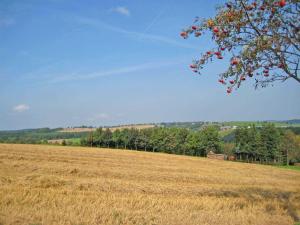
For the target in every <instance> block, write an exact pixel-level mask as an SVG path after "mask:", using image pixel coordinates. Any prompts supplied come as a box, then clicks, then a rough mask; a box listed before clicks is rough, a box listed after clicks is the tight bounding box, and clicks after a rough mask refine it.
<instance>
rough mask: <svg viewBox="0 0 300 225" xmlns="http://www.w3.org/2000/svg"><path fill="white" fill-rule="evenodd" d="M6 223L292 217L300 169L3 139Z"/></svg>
mask: <svg viewBox="0 0 300 225" xmlns="http://www.w3.org/2000/svg"><path fill="white" fill-rule="evenodd" d="M0 185H1V186H0V224H32V225H33V224H35V225H37V224H60V225H63V224H72V225H73V224H74V225H77V224H78V225H79V224H88V225H90V224H137V225H142V224H153V225H154V224H164V225H165V224H174V225H175V224H176V225H194V224H197V225H198V224H201V225H214V224H218V225H229V224H232V225H233V224H235V225H247V224H249V225H250V224H257V225H267V224H270V225H292V224H295V222H296V221H297V220H298V219H299V215H300V173H299V172H298V171H292V170H285V169H279V168H275V167H270V166H261V165H253V164H242V163H235V162H224V161H218V160H210V159H205V158H193V157H184V156H175V155H167V154H158V153H144V152H135V151H124V150H109V149H96V148H93V149H90V148H80V147H76V148H74V147H58V146H41V145H13V144H1V145H0Z"/></svg>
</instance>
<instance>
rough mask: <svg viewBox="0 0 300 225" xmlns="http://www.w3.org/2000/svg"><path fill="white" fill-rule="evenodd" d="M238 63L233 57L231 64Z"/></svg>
mask: <svg viewBox="0 0 300 225" xmlns="http://www.w3.org/2000/svg"><path fill="white" fill-rule="evenodd" d="M238 63H239V61H238V59H233V60H232V61H231V65H237V64H238Z"/></svg>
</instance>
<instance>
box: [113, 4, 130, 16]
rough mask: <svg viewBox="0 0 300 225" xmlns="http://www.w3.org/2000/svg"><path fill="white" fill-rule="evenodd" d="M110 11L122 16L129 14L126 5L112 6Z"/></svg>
mask: <svg viewBox="0 0 300 225" xmlns="http://www.w3.org/2000/svg"><path fill="white" fill-rule="evenodd" d="M111 11H112V12H116V13H119V14H121V15H123V16H130V14H131V13H130V11H129V9H128V8H127V7H124V6H118V7H116V8H113V9H112V10H111Z"/></svg>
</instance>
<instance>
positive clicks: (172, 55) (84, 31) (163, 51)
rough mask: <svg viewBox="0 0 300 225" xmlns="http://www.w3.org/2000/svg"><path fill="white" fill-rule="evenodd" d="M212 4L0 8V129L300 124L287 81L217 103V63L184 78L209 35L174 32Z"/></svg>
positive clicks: (93, 2)
mask: <svg viewBox="0 0 300 225" xmlns="http://www.w3.org/2000/svg"><path fill="white" fill-rule="evenodd" d="M221 3H222V1H218V0H211V1H195V0H194V1H192V0H187V1H179V0H178V1H177V0H175V1H171V0H160V1H156V0H155V1H147V0H130V1H129V0H101V1H99V0H86V1H83V0H81V1H79V0H78V1H74V0H43V1H40V0H26V1H24V0H19V1H17V0H1V1H0V59H1V60H0V129H1V130H3V129H21V128H35V127H62V126H76V125H83V124H84V125H94V126H101V125H117V124H126V123H147V122H162V121H203V120H205V121H224V120H266V119H292V118H300V105H299V97H300V89H299V84H297V83H296V82H294V81H292V80H291V81H287V82H285V83H278V84H276V85H275V86H274V87H270V88H267V89H261V90H256V91H255V90H254V88H253V83H252V82H251V81H250V82H246V83H245V85H243V86H242V87H241V88H240V89H239V90H238V91H237V92H234V93H233V94H232V95H227V94H226V89H225V87H223V86H222V85H220V84H218V83H217V80H218V76H217V75H218V74H219V73H220V72H222V71H223V70H224V69H225V68H226V63H227V61H226V60H225V61H218V62H216V63H213V64H210V65H208V66H207V67H206V68H205V70H204V71H203V75H202V76H201V77H200V76H196V75H194V74H193V73H192V72H191V71H190V69H189V68H188V65H189V64H190V62H191V61H192V59H193V58H195V57H197V56H199V55H200V53H201V52H202V51H207V50H208V49H209V48H210V46H211V41H210V37H203V38H201V39H195V38H190V39H188V40H183V39H182V38H180V36H179V33H180V31H181V29H182V28H184V27H186V26H188V25H190V24H191V23H192V22H193V19H194V17H195V16H200V17H204V18H206V17H210V16H213V15H214V13H215V6H216V5H217V4H221Z"/></svg>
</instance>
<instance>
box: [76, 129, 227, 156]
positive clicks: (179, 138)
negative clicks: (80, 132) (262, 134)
mask: <svg viewBox="0 0 300 225" xmlns="http://www.w3.org/2000/svg"><path fill="white" fill-rule="evenodd" d="M81 144H82V145H85V146H95V147H107V148H121V149H133V150H143V151H152V152H165V153H171V154H181V155H192V156H205V155H206V154H207V152H208V151H210V150H212V151H214V152H216V153H219V152H221V151H222V149H221V140H220V137H219V133H218V128H217V127H213V126H211V127H205V128H204V129H202V130H201V131H191V130H188V129H185V128H162V127H156V128H150V129H142V130H137V129H123V130H116V131H114V132H111V130H109V129H102V128H99V129H97V130H96V131H95V132H93V133H90V135H89V137H88V138H85V139H82V140H81Z"/></svg>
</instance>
